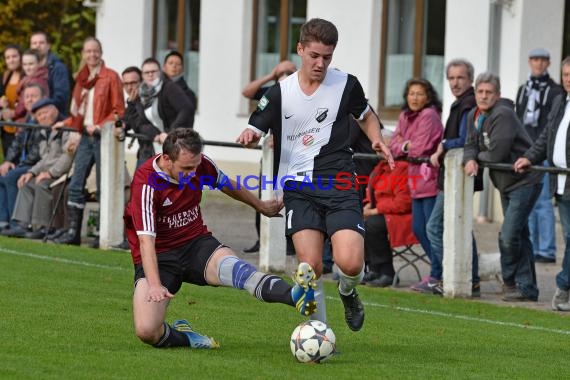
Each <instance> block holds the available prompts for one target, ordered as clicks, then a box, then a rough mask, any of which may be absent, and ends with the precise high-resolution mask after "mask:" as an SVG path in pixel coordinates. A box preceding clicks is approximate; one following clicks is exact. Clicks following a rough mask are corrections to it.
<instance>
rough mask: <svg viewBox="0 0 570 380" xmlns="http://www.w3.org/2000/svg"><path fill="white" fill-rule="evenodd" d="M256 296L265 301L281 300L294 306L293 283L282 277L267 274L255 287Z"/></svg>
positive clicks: (280, 301)
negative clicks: (292, 296)
mask: <svg viewBox="0 0 570 380" xmlns="http://www.w3.org/2000/svg"><path fill="white" fill-rule="evenodd" d="M255 296H256V297H257V298H258V299H259V300H261V301H264V302H279V303H284V304H286V305H291V306H294V303H293V299H292V298H291V285H289V283H287V282H286V281H284V280H283V279H282V278H280V277H277V276H273V275H270V274H268V275H265V276H264V277H263V278H262V279H261V281H259V283H258V284H257V287H256V288H255Z"/></svg>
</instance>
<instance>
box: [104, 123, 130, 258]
mask: <svg viewBox="0 0 570 380" xmlns="http://www.w3.org/2000/svg"><path fill="white" fill-rule="evenodd" d="M113 128H114V125H113V123H107V124H105V126H104V127H103V128H102V129H101V181H100V183H101V189H100V191H101V199H100V200H99V218H100V223H99V247H100V248H101V249H109V248H110V246H111V245H114V244H118V243H120V242H121V241H123V228H124V227H123V226H124V224H123V212H122V211H123V210H124V208H125V144H124V143H123V142H119V141H118V140H117V139H116V138H115V136H114V135H113Z"/></svg>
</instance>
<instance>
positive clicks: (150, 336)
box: [135, 324, 163, 345]
mask: <svg viewBox="0 0 570 380" xmlns="http://www.w3.org/2000/svg"><path fill="white" fill-rule="evenodd" d="M161 327H162V325H160V326H158V328H157V327H155V326H150V325H144V324H139V325H135V335H136V336H137V338H139V339H140V340H141V341H142V342H144V343H146V344H150V345H153V344H156V343H157V342H158V341H159V340H160V337H161V336H162V334H163V332H162V331H161Z"/></svg>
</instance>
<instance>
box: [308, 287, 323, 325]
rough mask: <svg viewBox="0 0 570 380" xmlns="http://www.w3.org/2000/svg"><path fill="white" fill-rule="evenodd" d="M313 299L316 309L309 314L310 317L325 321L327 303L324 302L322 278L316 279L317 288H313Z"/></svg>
mask: <svg viewBox="0 0 570 380" xmlns="http://www.w3.org/2000/svg"><path fill="white" fill-rule="evenodd" d="M315 301H316V302H317V311H316V312H315V313H313V314H311V316H310V319H312V320H317V321H321V322H324V323H327V305H326V303H325V289H324V288H323V279H322V278H319V279H318V280H317V289H315Z"/></svg>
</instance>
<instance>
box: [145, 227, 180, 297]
mask: <svg viewBox="0 0 570 380" xmlns="http://www.w3.org/2000/svg"><path fill="white" fill-rule="evenodd" d="M139 244H140V250H141V259H142V265H143V269H144V274H145V277H146V281H147V282H148V286H149V288H148V293H147V295H146V301H147V302H161V301H163V300H164V299H166V298H173V297H174V295H173V294H171V293H170V292H169V291H168V290H167V289H166V288H165V287H163V286H162V283H161V282H160V275H159V274H158V260H157V258H156V248H155V246H154V244H155V239H154V237H153V236H150V235H139Z"/></svg>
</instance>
